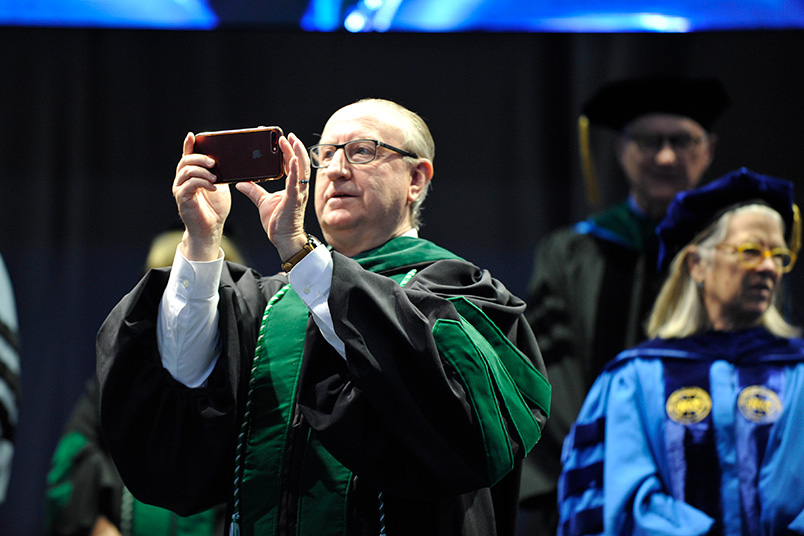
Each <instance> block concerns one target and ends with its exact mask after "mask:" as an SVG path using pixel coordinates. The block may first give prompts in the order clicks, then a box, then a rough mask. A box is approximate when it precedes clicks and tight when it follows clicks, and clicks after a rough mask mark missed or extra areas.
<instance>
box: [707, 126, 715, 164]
mask: <svg viewBox="0 0 804 536" xmlns="http://www.w3.org/2000/svg"><path fill="white" fill-rule="evenodd" d="M708 139H709V143H708V144H707V147H706V151H707V154H706V156H707V158H708V160H709V163H707V165H706V166H707V168H708V167H709V166H710V165H711V164H712V161H713V160H714V159H715V149H716V148H717V134H714V133H711V132H710V133H709V135H708Z"/></svg>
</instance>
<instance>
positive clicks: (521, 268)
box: [0, 28, 804, 535]
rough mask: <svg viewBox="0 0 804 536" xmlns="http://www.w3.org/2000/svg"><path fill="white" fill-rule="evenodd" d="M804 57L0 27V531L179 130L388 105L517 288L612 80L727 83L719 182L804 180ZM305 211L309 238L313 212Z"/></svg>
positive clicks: (256, 253)
mask: <svg viewBox="0 0 804 536" xmlns="http://www.w3.org/2000/svg"><path fill="white" fill-rule="evenodd" d="M802 51H804V34H802V33H800V32H752V33H713V34H690V35H657V34H630V35H612V34H604V35H579V34H575V35H566V34H505V35H503V34H443V35H433V34H386V35H351V34H345V33H339V34H302V33H295V32H294V33H278V32H271V31H238V32H235V31H231V32H225V31H218V32H211V33H205V32H197V33H196V32H162V31H114V30H84V29H73V30H51V29H9V28H7V29H0V59H2V69H3V75H2V78H3V83H2V85H0V112H1V114H0V177H1V178H2V179H1V180H2V190H0V192H1V193H0V229H2V231H1V232H0V252H2V254H3V256H4V257H5V259H6V261H7V264H8V267H9V271H10V273H11V276H12V279H13V282H14V284H15V287H16V293H17V300H18V306H19V317H20V324H21V334H22V342H23V356H22V367H23V378H22V388H23V393H22V395H23V398H22V407H21V412H20V425H19V430H18V436H17V452H16V456H15V459H14V470H13V473H12V477H11V486H10V490H9V497H8V500H7V501H6V503H5V504H3V505H2V506H0V533H2V534H4V535H6V534H8V535H38V534H42V532H43V527H44V499H43V496H44V490H45V476H46V472H47V470H48V468H49V461H50V456H51V454H52V452H53V448H54V446H55V444H56V441H57V440H58V438H59V436H60V434H61V432H62V428H63V426H64V424H65V422H66V419H67V416H68V414H69V412H70V410H71V408H72V406H73V404H74V402H75V401H76V399H77V398H78V396H79V393H80V391H81V389H82V385H83V383H84V381H85V380H86V379H88V378H90V377H91V376H92V375H93V373H94V364H95V357H94V338H95V333H96V332H97V330H98V327H99V325H100V324H101V322H102V321H103V319H104V317H105V315H106V314H107V313H108V311H109V310H110V309H111V308H112V306H113V305H114V304H115V303H116V302H117V301H118V300H119V299H120V298H121V297H122V295H123V294H124V293H125V292H126V291H127V290H128V289H130V288H131V287H132V286H133V285H134V283H135V282H136V280H137V279H138V278H139V276H140V275H141V271H142V265H143V262H144V259H145V255H146V252H147V249H148V245H149V240H150V239H151V237H152V236H153V235H155V234H156V233H157V232H159V231H161V230H163V229H164V228H166V227H168V226H171V225H173V224H174V223H176V221H177V216H176V208H175V204H174V202H173V199H172V197H171V191H170V185H171V181H172V179H173V173H174V169H175V165H176V162H177V161H178V158H179V156H180V153H181V146H182V139H183V137H184V135H185V133H186V132H187V131H190V130H192V131H196V132H198V131H201V130H206V129H224V128H240V127H249V126H256V125H260V124H269V125H270V124H275V125H279V126H281V127H282V128H283V129H284V130H285V132H290V131H292V132H295V133H297V134H298V135H299V136H300V137H301V139H302V140H303V141H304V142H305V143H307V144H312V143H315V141H316V139H317V138H316V133H317V132H320V129H321V127H322V126H323V122H324V120H325V119H326V118H327V117H328V116H329V114H330V113H332V112H333V111H334V110H335V109H337V108H338V107H340V106H342V105H344V104H347V103H349V102H352V101H354V100H357V99H359V98H361V97H367V96H378V97H385V98H389V99H393V100H396V101H398V102H400V103H402V104H404V105H405V106H408V107H409V108H411V109H413V110H415V111H417V112H419V113H420V114H421V115H422V116H424V117H425V118H426V119H427V120H428V122H429V124H430V126H431V128H432V131H433V134H434V136H435V139H436V146H437V151H436V159H435V167H436V175H435V179H434V183H433V184H434V188H433V191H432V193H431V196H430V198H429V199H428V200H427V203H426V210H425V212H424V218H425V227H424V229H423V232H422V234H423V236H424V237H426V238H430V239H432V240H434V241H436V242H438V243H440V244H442V245H444V246H446V247H448V248H450V249H452V250H454V251H455V252H457V253H458V254H460V255H463V256H465V257H466V258H469V259H472V260H474V261H476V262H477V263H478V264H480V265H483V266H486V267H488V268H490V269H491V270H492V272H493V273H494V274H495V275H497V276H498V277H499V278H500V279H502V280H503V281H505V282H506V283H507V284H508V286H509V287H511V288H512V289H513V290H514V291H516V292H517V293H519V294H524V292H525V289H526V286H527V281H528V277H529V272H530V268H531V257H532V251H533V248H534V247H535V246H536V244H537V241H538V240H539V239H540V238H541V237H542V236H543V235H544V234H545V233H546V232H547V231H549V230H551V229H553V228H555V227H557V226H559V225H563V224H566V223H569V222H572V221H574V220H577V219H579V218H581V217H583V216H585V215H586V214H587V213H588V212H589V211H590V210H591V209H592V207H590V206H588V205H587V203H586V202H585V199H584V192H583V185H582V180H581V177H580V168H579V164H578V157H577V142H576V130H575V124H576V117H577V114H578V111H579V109H580V106H581V103H582V102H583V100H584V99H586V98H587V97H588V96H589V95H590V94H591V93H592V92H593V91H594V90H595V89H596V88H597V87H598V86H599V85H600V84H601V83H603V82H605V81H607V80H609V79H613V78H619V77H623V76H632V75H638V74H647V73H652V72H668V71H672V72H681V73H686V74H690V75H698V76H717V77H720V78H721V79H722V80H723V82H724V83H725V84H726V85H727V87H728V88H729V91H730V93H731V95H732V97H733V101H734V104H733V106H732V108H731V109H730V110H729V111H728V112H727V114H726V115H725V116H724V118H723V119H722V121H721V122H720V123H719V127H718V129H717V130H718V131H719V133H720V147H719V151H718V155H717V158H716V162H715V164H714V166H713V169H712V170H711V171H710V173H709V178H714V177H715V176H718V175H720V174H722V173H724V172H726V171H729V170H731V169H733V168H736V167H739V166H743V165H745V166H747V167H750V168H752V169H754V170H757V171H760V172H764V173H768V174H775V175H778V176H781V177H786V178H790V179H793V180H795V181H796V182H797V183H798V184H799V185H802V181H801V180H800V179H799V173H800V170H802V169H803V168H804V151H803V150H802V149H801V144H802V134H801V125H802V124H804V112H803V111H802V107H801V104H800V103H801V96H802V95H804V77H803V76H802V67H801V66H802V64H803V63H802ZM593 134H595V137H594V142H595V147H594V148H595V152H596V154H597V155H598V163H599V167H600V169H601V171H602V174H603V175H605V176H604V177H603V181H602V186H603V189H604V190H603V191H604V194H605V200H606V201H615V200H617V199H619V198H620V196H621V195H622V194H623V192H624V186H623V184H622V180H621V178H620V176H619V174H618V172H617V171H616V169H615V168H614V166H613V162H612V160H611V158H610V157H608V156H607V155H608V154H609V153H610V152H611V142H612V140H611V138H610V136H607V135H606V134H605V133H604V132H597V131H593ZM271 187H275V186H271ZM802 193H804V192H799V194H798V198H799V199H801V198H802ZM234 197H235V203H234V207H233V211H232V216H231V218H230V221H231V229H232V231H233V234H234V237H235V239H236V240H238V241H239V242H240V243H241V244H242V245H243V246H244V249H245V250H246V254H247V256H248V257H249V258H250V259H251V261H252V263H253V264H254V265H255V266H256V267H257V268H258V269H260V270H261V271H263V272H266V273H267V272H273V271H275V270H277V269H278V259H277V258H276V254H275V253H274V252H273V249H272V247H271V246H270V244H269V243H268V242H267V240H266V239H265V237H264V235H263V234H262V231H261V228H260V224H259V220H258V218H257V213H256V210H255V209H254V207H253V206H251V204H250V202H248V200H246V199H245V198H244V197H243V196H242V195H241V194H239V193H238V192H235V193H234ZM308 219H309V220H310V224H309V227H310V229H311V230H312V231H314V232H317V226H316V225H315V223H314V213H313V211H312V210H310V211H308ZM802 270H803V269H802V268H799V271H802ZM794 274H795V272H794ZM793 277H794V283H795V275H794V276H793ZM793 287H794V288H796V285H795V284H794V285H793ZM796 297H797V298H798V293H797V292H796ZM537 335H538V334H537ZM144 432H146V431H144Z"/></svg>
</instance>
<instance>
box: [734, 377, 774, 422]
mask: <svg viewBox="0 0 804 536" xmlns="http://www.w3.org/2000/svg"><path fill="white" fill-rule="evenodd" d="M737 407H738V408H740V413H742V414H743V417H745V418H746V419H748V420H749V421H751V422H756V423H760V424H765V423H771V422H775V421H776V419H778V418H779V416H780V415H781V414H782V401H781V400H779V395H777V394H776V393H775V392H774V391H773V390H771V389H768V388H767V387H765V386H764V385H749V386H748V387H746V388H745V389H743V390H742V392H741V393H740V396H738V397H737Z"/></svg>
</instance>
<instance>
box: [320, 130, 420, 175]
mask: <svg viewBox="0 0 804 536" xmlns="http://www.w3.org/2000/svg"><path fill="white" fill-rule="evenodd" d="M361 141H370V142H373V143H374V144H375V146H374V158H372V159H371V160H366V161H365V162H353V161H352V159H351V158H350V157H349V153H348V152H347V151H346V146H347V145H349V144H351V143H356V142H361ZM319 147H334V148H335V151H337V150H338V149H343V150H344V155H345V156H346V161H347V162H349V163H350V164H357V165H359V164H368V163H370V162H374V161H375V160H376V159H377V147H385V148H386V149H389V150H391V151H394V152H395V153H398V154H401V155H402V156H407V157H410V158H419V155H417V154H416V153H412V152H410V151H406V150H405V149H400V148H399V147H394V146H393V145H391V144H390V143H385V142H384V141H380V140H372V139H367V138H366V139H357V140H349V141H347V142H346V143H317V144H315V145H311V146H310V148H309V149H308V150H307V151H308V152H309V153H310V165H311V166H313V168H315V169H323V168H326V167H327V166H329V163H327V165H326V166H320V165H316V164H315V161H316V160H320V159H317V158H316V157H314V156H313V150H315V149H317V148H319ZM333 155H334V153H333Z"/></svg>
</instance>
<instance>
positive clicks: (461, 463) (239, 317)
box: [97, 237, 550, 536]
mask: <svg viewBox="0 0 804 536" xmlns="http://www.w3.org/2000/svg"><path fill="white" fill-rule="evenodd" d="M332 256H333V277H332V285H331V290H330V297H329V307H330V311H331V312H332V318H333V321H334V327H335V331H336V333H337V334H338V336H339V337H340V338H341V339H342V340H343V341H344V343H345V345H346V359H344V358H343V357H341V356H340V355H338V353H337V352H336V351H335V350H334V349H333V348H332V347H331V346H330V345H329V344H328V343H327V342H326V341H325V339H324V338H323V336H322V335H321V334H320V332H319V331H318V328H317V327H316V325H315V323H314V322H313V321H312V320H310V319H307V318H306V317H305V318H303V319H302V322H303V324H302V329H301V332H302V336H301V338H300V339H299V341H298V343H297V344H296V346H297V348H298V351H297V352H296V354H294V355H296V357H293V356H292V355H291V354H292V353H288V352H284V351H283V352H282V353H281V357H277V358H276V359H275V360H272V359H270V357H269V358H268V359H266V360H265V361H263V358H264V357H265V356H266V355H269V356H270V352H271V348H273V345H272V341H273V339H272V337H279V336H282V337H285V338H286V339H288V338H290V339H292V338H294V337H297V336H298V335H297V331H296V329H297V328H296V323H295V321H291V322H289V323H288V325H287V326H282V322H281V319H282V318H283V315H281V314H275V313H278V312H281V311H282V308H283V307H290V306H292V304H293V301H294V300H298V297H297V296H295V293H293V291H292V290H289V291H287V292H286V293H285V295H283V296H282V297H281V298H280V299H279V300H278V301H277V302H276V303H275V304H274V305H273V306H272V308H271V309H270V310H269V313H268V314H267V315H266V321H265V323H263V312H264V310H265V308H266V304H267V303H268V301H269V299H270V298H271V297H272V296H274V295H275V294H276V293H277V292H278V291H279V290H280V289H281V288H282V287H284V286H285V285H286V284H287V278H286V277H285V276H284V275H278V276H274V277H268V278H263V277H260V276H259V275H258V274H256V273H254V272H253V271H251V270H247V269H244V268H243V267H240V266H237V265H233V264H229V263H226V265H225V268H224V270H223V275H222V280H221V286H220V303H219V311H220V323H219V329H220V333H221V339H222V348H221V357H220V359H219V360H218V362H217V364H216V366H215V368H214V370H213V372H212V375H211V376H210V378H209V381H208V383H207V386H206V387H204V388H199V389H190V388H187V387H185V386H183V385H181V384H180V383H178V382H176V381H175V380H173V378H172V377H171V376H170V374H169V373H168V372H167V371H166V370H165V369H164V368H163V367H162V365H161V360H160V357H159V354H158V351H157V348H156V333H155V324H156V312H157V308H158V304H159V300H160V299H161V295H162V292H163V291H164V288H165V285H166V283H167V277H168V273H167V271H164V270H157V271H152V272H150V273H149V274H148V275H147V276H146V277H145V278H144V279H143V280H142V281H141V282H140V284H139V285H138V286H137V287H136V288H135V289H134V290H133V291H132V292H131V293H130V294H128V295H127V296H126V297H125V298H124V299H123V300H122V302H121V303H120V304H119V305H118V306H117V307H116V308H115V309H114V310H113V311H112V313H111V314H110V315H109V317H108V318H107V320H106V321H105V322H104V325H103V326H102V327H101V330H100V332H99V334H98V344H97V348H98V377H99V379H100V381H101V419H102V425H103V430H104V434H105V437H106V439H107V442H108V444H109V448H110V452H111V453H112V456H113V458H114V460H115V463H116V464H117V466H118V468H119V470H120V473H121V475H122V476H123V479H124V481H125V482H126V484H127V486H128V487H129V489H131V490H132V492H133V493H134V495H135V496H136V497H138V498H139V499H141V500H143V501H144V502H148V503H153V504H158V505H161V506H164V507H167V508H171V509H174V510H176V511H178V512H180V513H190V512H195V511H199V510H202V509H204V508H207V507H208V506H210V505H212V504H214V503H215V502H218V501H221V500H224V501H225V500H230V499H231V496H232V488H233V485H232V482H233V480H234V460H235V451H236V445H237V434H238V431H239V430H240V423H241V420H242V417H243V412H244V409H245V407H244V406H245V402H246V397H247V392H248V389H249V382H250V377H251V369H252V365H253V364H254V356H255V344H256V341H257V337H258V333H259V332H260V330H261V329H263V324H265V326H264V328H265V329H267V330H269V331H268V333H271V334H270V335H269V336H268V337H267V338H266V339H264V340H265V341H266V342H265V343H264V344H263V345H262V347H263V348H264V349H265V352H266V353H264V354H263V355H262V356H260V357H259V359H258V361H257V368H259V366H260V363H263V364H265V363H269V364H276V365H277V366H276V367H272V365H269V366H267V367H265V368H266V369H271V370H264V371H258V372H257V374H258V376H257V378H258V382H257V383H258V385H257V386H256V387H255V390H254V393H258V392H259V395H258V397H257V398H254V401H255V402H258V403H256V404H255V406H254V408H253V409H252V411H253V412H256V415H257V417H256V419H257V420H258V421H259V420H261V419H262V422H264V423H268V422H269V421H270V423H269V424H270V425H272V426H273V425H276V426H278V427H280V428H281V429H282V430H284V432H283V433H284V434H286V435H285V437H284V439H283V440H282V442H281V445H280V447H279V450H278V451H274V450H271V451H270V452H268V453H267V454H268V456H275V455H281V456H282V458H283V460H284V461H283V463H281V464H280V465H278V466H277V465H275V464H274V466H273V467H278V468H279V470H278V471H277V472H274V473H273V474H268V475H267V477H266V474H263V473H261V472H260V463H262V462H260V460H261V459H262V458H261V456H262V455H263V454H262V453H261V452H260V450H259V449H260V448H261V446H262V445H265V444H266V442H265V441H257V442H253V441H252V442H250V444H249V446H248V447H247V450H248V452H246V459H247V460H248V459H251V460H252V461H255V462H258V463H249V462H248V461H247V462H246V463H245V465H246V469H245V472H244V473H243V474H244V482H243V486H242V488H241V494H242V503H241V506H242V504H244V503H248V504H251V505H256V506H254V508H257V509H259V510H260V511H259V512H257V513H252V512H249V513H248V516H247V517H249V518H250V519H251V521H247V522H245V523H244V524H243V526H242V527H241V530H243V531H244V533H246V534H250V533H252V531H253V530H254V527H263V526H267V527H270V530H271V532H270V533H271V534H281V535H293V534H316V535H323V534H344V535H361V536H362V535H369V534H371V535H376V534H378V533H379V527H380V507H381V506H382V511H383V514H384V523H385V526H386V529H387V534H388V535H390V536H394V535H410V534H417V535H423V534H433V535H436V534H438V535H443V534H450V535H477V536H481V535H482V536H493V535H512V534H514V520H515V516H516V503H517V491H518V480H519V472H518V469H519V460H521V459H522V457H523V456H524V455H525V454H526V453H527V452H528V451H529V450H530V449H531V448H532V446H533V444H534V443H535V441H536V440H537V439H538V437H539V435H540V428H541V426H543V424H544V422H545V420H546V417H547V413H548V411H549V389H550V388H549V385H548V384H547V382H546V380H545V377H544V367H543V363H542V361H541V355H540V353H539V350H538V347H537V345H536V341H535V338H534V336H533V333H532V332H531V330H530V328H529V326H528V325H527V322H526V320H525V318H524V316H523V312H524V303H523V302H522V301H521V300H519V299H517V298H516V297H514V296H513V295H511V294H510V293H509V292H508V291H507V290H506V289H505V288H504V287H503V285H502V284H500V283H499V281H496V280H494V279H493V278H492V277H491V276H490V275H489V274H488V272H486V271H483V270H480V269H478V268H477V267H476V266H474V265H472V264H470V263H468V262H466V261H464V260H462V259H460V258H458V257H456V256H455V255H453V254H451V253H449V252H448V251H446V250H443V249H441V248H438V247H437V246H435V245H433V244H431V243H430V242H427V241H426V240H422V239H417V238H404V237H403V238H397V239H394V240H392V241H390V242H388V243H387V244H385V245H384V246H381V247H380V248H378V249H377V250H374V251H371V252H367V253H364V254H361V255H360V256H358V257H356V258H355V259H350V258H347V257H344V256H342V255H340V254H338V253H336V252H333V254H332ZM413 269H415V270H416V272H415V276H414V277H413V278H412V279H411V280H410V281H409V282H407V283H406V284H405V285H404V286H402V285H400V283H399V280H400V279H401V277H402V276H404V275H405V274H406V273H408V272H409V271H410V270H413ZM283 302H284V305H283ZM286 314H291V313H288V312H287V311H286ZM293 314H295V313H293ZM275 322H276V324H275ZM271 330H275V331H279V332H280V333H279V334H277V333H276V332H275V331H271ZM286 342H287V341H286V340H285V342H282V344H285V343H286ZM277 344H279V342H277ZM258 355H259V354H258ZM294 360H295V362H296V363H297V371H298V374H297V375H296V374H295V373H293V374H287V375H285V374H284V372H287V371H289V370H291V369H292V368H293V366H294ZM279 369H282V370H279ZM287 382H296V383H295V385H294V384H293V383H291V384H290V385H289V384H288V383H287ZM271 393H275V397H274V399H273V400H271ZM290 397H292V398H290ZM275 418H276V419H277V420H272V419H275ZM282 419H289V421H287V422H285V423H284V424H282V422H281V421H282ZM253 422H255V421H252V424H253ZM260 430H261V428H260V427H257V428H253V427H252V428H250V430H249V434H251V436H250V437H254V436H253V434H258V433H260ZM274 446H275V445H271V447H270V448H274ZM263 461H265V460H264V459H263ZM271 463H272V462H271V461H270V460H268V461H266V467H270V466H271ZM269 473H270V471H269ZM257 480H259V481H262V482H266V484H265V485H264V486H259V487H257V486H253V485H252V484H253V483H254V482H255V481H257ZM269 481H270V483H267V482H269ZM379 492H382V504H380V501H379V500H378V493H379ZM255 494H260V498H258V499H255V498H254V497H255ZM317 497H320V498H321V503H320V504H321V505H325V507H326V508H329V507H330V506H331V505H332V504H338V503H337V501H338V500H340V499H339V497H341V498H343V501H344V502H342V503H341V504H342V506H341V515H339V516H337V518H335V517H329V518H327V517H326V516H323V515H320V513H317V509H316V500H317V499H316V498H317ZM333 497H334V498H333ZM241 513H242V514H243V515H245V514H246V512H244V511H241ZM316 518H321V519H316ZM311 520H313V521H311ZM314 522H320V523H321V525H319V526H314V525H313V523H314ZM263 523H264V525H263Z"/></svg>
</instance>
